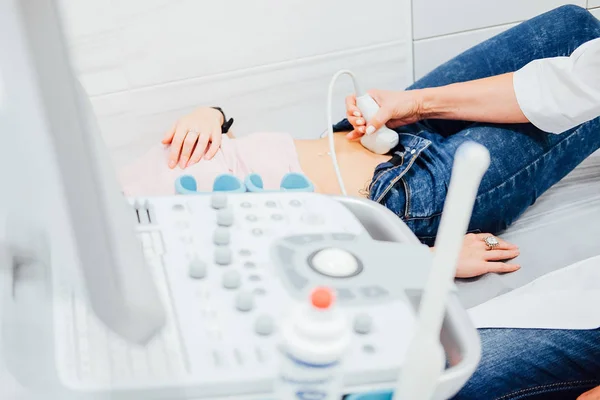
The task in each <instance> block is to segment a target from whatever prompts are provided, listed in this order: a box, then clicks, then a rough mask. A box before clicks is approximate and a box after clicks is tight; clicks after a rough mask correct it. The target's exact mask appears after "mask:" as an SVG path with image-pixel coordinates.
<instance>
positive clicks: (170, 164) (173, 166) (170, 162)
mask: <svg viewBox="0 0 600 400" xmlns="http://www.w3.org/2000/svg"><path fill="white" fill-rule="evenodd" d="M175 164H176V162H175V161H173V160H171V161H169V168H175Z"/></svg>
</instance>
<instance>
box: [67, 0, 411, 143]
mask: <svg viewBox="0 0 600 400" xmlns="http://www.w3.org/2000/svg"><path fill="white" fill-rule="evenodd" d="M61 3H62V8H63V10H64V17H65V26H66V31H67V32H68V37H69V41H70V44H71V49H72V55H73V58H74V63H75V66H76V69H77V71H78V72H79V73H80V77H81V80H82V82H83V84H84V86H85V88H86V89H87V91H88V93H89V94H90V95H91V97H92V101H93V103H94V106H95V109H96V111H97V113H98V115H99V117H100V123H101V128H102V131H103V133H104V135H105V137H106V139H107V141H108V144H109V145H110V146H111V147H112V148H113V149H114V148H118V147H123V146H125V147H124V148H126V146H127V145H129V144H131V143H133V142H135V143H137V144H140V145H141V147H145V145H146V144H150V143H152V142H153V141H155V140H156V139H157V138H158V137H160V136H161V135H162V133H163V132H164V131H165V130H166V129H167V128H168V127H169V126H170V125H171V124H172V123H173V122H174V121H175V119H176V118H177V117H179V116H182V115H183V114H184V113H186V112H188V111H189V110H191V109H192V108H193V107H195V106H198V105H222V106H223V107H224V108H225V110H226V111H227V112H228V114H231V115H232V116H234V117H235V118H236V123H235V125H234V126H235V127H236V133H237V134H240V133H241V134H243V133H245V132H249V131H254V130H261V129H268V130H286V131H288V132H291V133H293V134H294V135H295V136H296V137H317V136H318V135H319V134H320V133H321V132H322V131H323V130H324V129H325V126H326V117H325V105H326V104H325V103H326V92H327V85H328V83H329V79H330V77H331V75H332V74H333V73H334V72H335V71H336V70H338V69H340V68H349V69H352V70H354V71H355V72H356V73H357V74H358V75H359V77H360V80H361V81H363V82H364V86H366V87H373V86H377V87H392V88H398V89H400V88H402V87H404V86H406V85H407V84H409V83H410V81H411V80H412V59H411V57H412V52H411V40H412V38H411V26H410V0H402V1H398V0H371V1H370V2H369V7H362V6H361V4H362V3H363V2H362V0H328V1H321V0H286V1H285V2H281V1H280V0H178V1H174V0H61ZM382 9H385V10H387V11H386V12H385V13H381V12H379V10H382ZM356 10H360V12H356ZM369 21H372V23H375V22H373V21H376V24H377V29H350V27H360V26H366V25H368V24H369V23H370V22H369ZM349 89H350V87H349V85H348V83H347V82H342V83H340V89H339V90H338V91H337V92H338V96H337V103H338V107H336V110H337V111H338V113H340V115H341V112H342V111H343V103H342V98H343V96H344V95H345V94H347V93H349ZM130 150H131V149H129V150H128V151H130Z"/></svg>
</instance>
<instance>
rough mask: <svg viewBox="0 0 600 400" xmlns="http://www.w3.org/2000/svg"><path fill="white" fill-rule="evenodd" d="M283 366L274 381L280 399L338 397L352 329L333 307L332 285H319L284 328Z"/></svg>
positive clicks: (340, 396) (282, 336)
mask: <svg viewBox="0 0 600 400" xmlns="http://www.w3.org/2000/svg"><path fill="white" fill-rule="evenodd" d="M281 338H282V344H281V359H282V360H281V365H280V370H279V376H278V378H277V381H276V383H275V394H276V397H275V398H276V399H277V400H339V399H341V398H342V395H343V393H342V390H343V382H342V379H343V375H342V368H341V364H342V358H343V356H344V354H345V352H346V351H347V349H348V346H349V344H350V338H351V333H350V328H349V326H348V323H347V320H346V318H345V317H344V315H343V314H342V313H341V312H340V311H339V310H338V309H337V308H336V307H334V295H333V292H332V290H331V289H329V288H316V289H315V290H314V291H313V292H312V293H311V295H310V303H309V304H302V305H301V306H300V307H298V308H297V309H296V310H295V311H294V312H293V313H292V315H291V316H290V317H289V318H288V319H287V320H286V321H284V323H283V326H282V327H281Z"/></svg>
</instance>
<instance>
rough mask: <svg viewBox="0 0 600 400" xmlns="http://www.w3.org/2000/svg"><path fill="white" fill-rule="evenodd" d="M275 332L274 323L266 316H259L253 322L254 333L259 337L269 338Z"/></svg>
mask: <svg viewBox="0 0 600 400" xmlns="http://www.w3.org/2000/svg"><path fill="white" fill-rule="evenodd" d="M274 330H275V322H274V321H273V318H271V317H270V316H268V315H261V316H260V317H258V318H257V319H256V321H255V322H254V332H256V333H257V334H259V335H261V336H269V335H270V334H272V333H273V331H274Z"/></svg>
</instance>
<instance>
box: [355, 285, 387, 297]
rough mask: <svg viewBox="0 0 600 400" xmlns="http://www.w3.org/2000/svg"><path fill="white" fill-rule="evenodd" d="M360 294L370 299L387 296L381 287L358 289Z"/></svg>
mask: <svg viewBox="0 0 600 400" xmlns="http://www.w3.org/2000/svg"><path fill="white" fill-rule="evenodd" d="M360 293H361V294H362V295H363V296H365V297H368V298H370V299H376V298H380V297H385V296H387V295H388V291H387V290H386V289H385V288H382V287H381V286H365V287H362V288H360Z"/></svg>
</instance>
